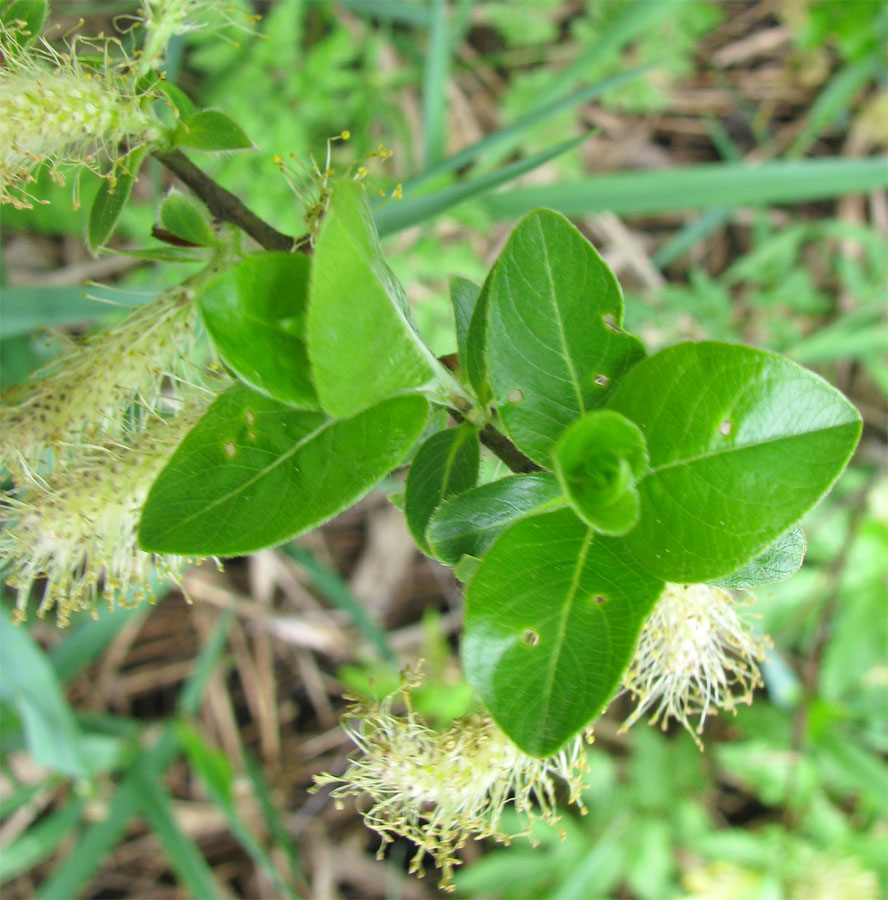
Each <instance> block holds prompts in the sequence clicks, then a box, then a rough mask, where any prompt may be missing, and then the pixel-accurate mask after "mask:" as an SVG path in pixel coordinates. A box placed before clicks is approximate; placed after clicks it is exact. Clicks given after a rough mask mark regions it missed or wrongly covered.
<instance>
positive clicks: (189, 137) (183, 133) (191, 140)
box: [173, 109, 253, 151]
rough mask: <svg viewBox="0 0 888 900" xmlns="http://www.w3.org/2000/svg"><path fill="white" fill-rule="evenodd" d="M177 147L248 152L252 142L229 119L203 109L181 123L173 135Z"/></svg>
mask: <svg viewBox="0 0 888 900" xmlns="http://www.w3.org/2000/svg"><path fill="white" fill-rule="evenodd" d="M173 143H174V144H175V145H176V146H177V147H191V148H192V149H194V150H209V151H217V150H250V149H252V147H253V142H252V141H251V140H250V139H249V138H248V137H247V135H246V134H245V133H244V130H243V129H242V128H241V127H240V125H238V124H237V122H235V121H234V119H232V118H231V116H229V115H226V114H225V113H223V112H219V110H217V109H204V110H201V111H200V112H197V113H195V114H194V115H193V116H189V117H188V118H187V119H184V120H183V121H181V122H180V123H179V125H178V127H177V128H176V130H175V132H174V133H173Z"/></svg>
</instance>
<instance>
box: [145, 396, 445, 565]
mask: <svg viewBox="0 0 888 900" xmlns="http://www.w3.org/2000/svg"><path fill="white" fill-rule="evenodd" d="M427 416H428V403H427V402H426V401H425V400H424V399H423V398H422V397H398V398H395V399H392V400H389V401H386V402H384V403H380V404H378V405H377V406H374V407H371V408H370V409H368V410H366V411H365V412H363V413H361V414H360V415H357V416H355V417H354V418H351V419H345V420H335V419H329V418H327V417H326V416H325V415H324V414H323V413H319V412H309V411H306V410H297V409H292V408H290V407H288V406H285V405H284V404H282V403H280V402H278V401H277V400H272V399H270V398H268V397H265V396H263V395H262V394H258V393H256V392H255V391H252V390H250V389H249V388H248V387H246V386H245V385H242V384H236V385H234V386H232V387H231V388H229V389H228V390H227V391H226V392H225V393H224V394H222V396H221V397H219V399H218V400H217V401H216V402H215V403H214V404H213V405H212V406H211V407H210V409H209V410H208V411H207V413H206V414H205V415H204V417H203V418H202V419H201V420H200V421H199V422H198V424H197V425H196V426H195V427H194V428H193V429H192V431H191V432H190V433H189V434H188V436H187V437H186V438H185V440H184V441H183V442H182V444H181V445H180V446H179V448H178V449H177V450H176V452H175V453H174V454H173V456H172V458H171V459H170V461H169V463H167V466H166V468H164V470H163V471H162V472H161V473H160V475H159V477H158V478H157V480H156V481H155V482H154V485H153V486H152V488H151V491H150V493H149V495H148V499H147V501H146V503H145V508H144V509H143V511H142V520H141V523H140V526H139V543H140V544H141V546H142V547H143V548H144V549H146V550H153V551H155V552H160V553H183V554H189V555H191V554H193V555H195V556H240V555H243V554H245V553H252V552H253V551H255V550H260V549H262V548H263V547H270V546H273V545H275V544H280V543H282V542H283V541H285V540H288V539H289V538H292V537H295V536H296V535H297V534H301V533H302V532H304V531H307V530H308V529H309V528H314V527H315V526H316V525H319V524H321V522H325V521H326V520H327V519H329V518H331V517H332V516H334V515H336V514H337V513H338V512H340V511H341V510H343V509H345V508H346V507H347V506H350V505H351V504H352V503H354V502H356V501H357V500H358V499H359V498H360V497H362V496H363V495H364V494H365V493H366V492H367V491H368V490H370V488H371V487H373V485H374V484H375V483H376V482H377V481H378V480H379V479H380V478H382V476H383V475H385V474H386V473H387V472H389V471H390V470H391V469H392V468H393V467H394V466H395V465H397V464H398V462H399V461H400V459H401V458H402V457H403V456H404V454H405V453H406V452H407V451H408V450H409V449H410V447H411V446H412V445H413V443H414V441H415V440H416V438H417V437H418V436H419V434H420V432H421V431H422V428H423V425H424V424H425V421H426V418H427Z"/></svg>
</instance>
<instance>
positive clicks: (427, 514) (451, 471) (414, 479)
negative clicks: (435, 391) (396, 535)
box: [404, 425, 481, 555]
mask: <svg viewBox="0 0 888 900" xmlns="http://www.w3.org/2000/svg"><path fill="white" fill-rule="evenodd" d="M480 454H481V444H480V442H479V440H478V432H477V431H476V430H475V429H474V428H473V427H472V426H471V425H460V426H459V427H458V428H447V429H445V430H444V431H439V432H438V433H437V434H433V435H432V436H431V437H430V438H428V439H427V440H426V441H425V443H424V444H423V445H422V446H421V447H420V448H419V450H418V451H417V452H416V456H415V457H414V459H413V463H412V464H411V466H410V474H409V475H408V476H407V489H406V493H405V498H404V513H405V515H406V516H407V525H408V526H409V528H410V533H411V534H412V535H413V538H414V540H415V541H416V543H417V544H418V545H419V548H420V549H421V550H422V551H423V552H424V553H427V554H429V555H431V553H432V551H431V549H430V548H429V544H428V541H427V540H426V533H425V532H426V526H427V525H428V524H429V519H430V518H431V517H432V513H434V511H435V510H436V509H437V508H438V506H440V504H441V502H442V501H443V500H446V499H447V498H448V497H452V496H454V495H456V494H460V493H462V492H463V491H466V490H468V489H469V488H470V487H473V486H474V484H475V482H476V481H477V480H478V463H479V460H480Z"/></svg>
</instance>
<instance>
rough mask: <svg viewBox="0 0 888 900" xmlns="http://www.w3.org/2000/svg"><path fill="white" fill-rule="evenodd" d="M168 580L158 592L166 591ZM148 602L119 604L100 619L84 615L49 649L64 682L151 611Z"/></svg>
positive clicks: (50, 656)
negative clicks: (137, 604) (131, 605)
mask: <svg viewBox="0 0 888 900" xmlns="http://www.w3.org/2000/svg"><path fill="white" fill-rule="evenodd" d="M164 590H165V584H161V585H159V587H158V591H157V592H156V593H162V592H163V591H164ZM148 609H149V606H148V603H147V602H146V603H142V604H140V605H139V606H138V607H123V606H121V607H118V608H117V609H115V610H114V612H108V611H103V612H101V613H100V614H99V618H98V619H92V618H88V617H84V618H83V620H82V621H80V622H78V623H77V624H76V625H73V626H72V627H71V629H70V630H69V631H68V632H67V633H66V634H65V637H64V640H63V641H62V642H61V643H60V644H57V645H56V646H55V647H53V648H52V650H51V651H50V653H49V661H50V664H51V665H52V667H53V669H54V670H55V673H56V677H57V678H58V679H59V681H61V682H65V681H68V679H70V678H72V677H73V676H74V675H76V674H77V673H78V672H79V671H80V670H81V669H82V668H83V667H84V666H86V665H87V664H89V663H90V662H92V661H93V660H94V659H95V658H96V657H97V656H98V655H99V654H100V653H101V652H102V651H103V650H104V649H105V648H106V647H107V646H108V644H110V643H111V641H112V640H113V639H114V638H115V637H116V635H117V634H118V633H119V632H120V631H121V630H122V629H123V628H124V626H126V625H128V624H130V623H131V622H133V621H134V620H136V619H140V618H142V617H144V616H145V615H146V614H147V613H148Z"/></svg>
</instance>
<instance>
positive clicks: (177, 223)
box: [160, 188, 219, 247]
mask: <svg viewBox="0 0 888 900" xmlns="http://www.w3.org/2000/svg"><path fill="white" fill-rule="evenodd" d="M160 221H161V224H162V225H163V227H164V228H166V229H167V231H170V232H172V233H173V234H174V235H175V236H176V237H177V238H181V239H182V240H183V241H188V243H190V244H197V245H198V246H199V247H212V246H215V245H216V244H218V243H219V241H218V240H217V238H216V235H215V234H214V233H213V229H212V228H211V227H210V223H209V222H208V221H207V214H206V208H205V207H202V206H201V205H200V204H199V203H197V201H195V200H192V199H191V197H188V196H186V195H185V194H183V193H182V192H181V191H177V190H176V189H175V188H174V189H173V190H171V191H170V192H169V193H168V194H167V195H166V197H164V198H163V203H161V204H160Z"/></svg>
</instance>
